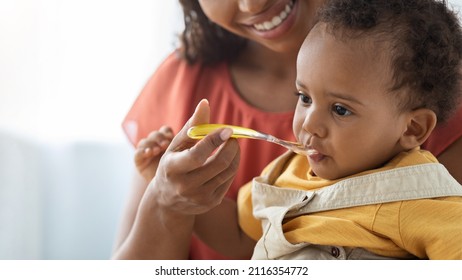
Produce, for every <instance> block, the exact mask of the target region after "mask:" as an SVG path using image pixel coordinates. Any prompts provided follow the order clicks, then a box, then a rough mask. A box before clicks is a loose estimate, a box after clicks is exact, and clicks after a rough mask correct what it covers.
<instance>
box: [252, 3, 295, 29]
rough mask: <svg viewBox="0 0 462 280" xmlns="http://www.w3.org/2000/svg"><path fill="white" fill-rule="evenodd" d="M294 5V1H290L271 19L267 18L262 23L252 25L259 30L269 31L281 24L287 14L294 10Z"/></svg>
mask: <svg viewBox="0 0 462 280" xmlns="http://www.w3.org/2000/svg"><path fill="white" fill-rule="evenodd" d="M293 6H294V1H290V2H289V3H287V4H286V5H285V7H284V9H283V10H282V11H281V12H280V13H279V14H278V15H276V16H274V17H273V18H272V19H271V20H267V21H264V22H261V23H256V24H253V25H252V26H253V27H254V28H255V29H257V30H258V31H269V30H271V29H274V28H276V27H278V26H279V25H281V23H282V22H284V20H285V19H286V18H287V16H288V15H289V14H290V12H291V11H292V8H293Z"/></svg>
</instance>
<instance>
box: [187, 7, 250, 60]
mask: <svg viewBox="0 0 462 280" xmlns="http://www.w3.org/2000/svg"><path fill="white" fill-rule="evenodd" d="M180 4H181V6H182V8H183V14H184V25H185V29H184V30H183V33H182V34H181V37H180V40H181V47H180V51H181V53H182V55H183V57H184V58H185V59H186V60H187V61H188V62H189V63H195V62H197V61H200V62H201V63H204V64H214V63H217V62H221V61H231V60H233V59H234V58H235V57H236V56H237V55H238V54H239V53H240V51H241V50H242V49H243V48H244V47H245V44H246V40H245V39H244V38H241V37H239V36H237V35H234V34H233V33H231V32H229V31H227V30H225V29H223V28H221V27H220V26H218V25H217V24H215V23H213V22H211V21H210V20H209V19H208V18H207V16H206V15H205V14H204V12H203V11H202V8H201V6H200V5H199V2H198V1H197V0H180Z"/></svg>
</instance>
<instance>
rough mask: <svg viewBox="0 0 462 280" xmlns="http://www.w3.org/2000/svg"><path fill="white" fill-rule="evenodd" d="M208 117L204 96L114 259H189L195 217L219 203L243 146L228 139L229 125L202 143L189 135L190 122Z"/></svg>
mask: <svg viewBox="0 0 462 280" xmlns="http://www.w3.org/2000/svg"><path fill="white" fill-rule="evenodd" d="M209 115H210V109H209V106H208V102H207V101H206V100H203V101H201V102H200V103H199V105H198V106H197V108H196V111H195V112H194V114H193V116H192V117H191V118H190V119H189V121H188V122H187V123H186V125H185V126H184V127H183V129H182V130H181V131H180V132H179V133H178V134H177V135H176V136H175V138H174V139H173V140H172V142H171V143H170V146H169V147H168V149H167V150H166V151H165V153H164V155H163V156H162V158H161V160H160V162H159V166H158V168H157V172H156V176H155V177H154V179H153V180H152V181H151V182H150V184H149V186H148V188H147V190H146V192H145V193H144V196H143V198H142V200H141V202H140V206H139V208H138V212H137V214H136V218H135V222H134V224H133V227H132V229H131V231H130V233H129V235H128V236H127V238H126V239H125V241H124V242H123V244H122V245H121V246H120V247H119V248H118V250H117V251H116V252H115V254H114V256H113V257H114V258H121V259H185V258H187V257H188V254H189V242H190V240H191V235H192V232H193V227H194V221H195V216H196V215H197V214H201V213H205V212H207V211H208V210H210V209H212V208H214V207H215V206H216V205H218V204H220V202H221V201H222V199H223V197H224V195H225V193H226V191H227V190H228V188H229V186H230V184H231V182H232V180H233V178H234V176H235V174H236V172H237V167H238V164H239V146H238V143H237V141H236V139H230V138H229V137H230V136H231V133H232V131H231V130H230V129H222V130H217V131H215V132H214V133H211V134H210V135H208V136H207V137H205V138H204V139H202V140H200V141H199V142H198V141H196V140H192V139H190V138H189V137H188V136H187V130H188V129H189V128H190V127H191V126H193V125H197V124H202V123H208V122H209Z"/></svg>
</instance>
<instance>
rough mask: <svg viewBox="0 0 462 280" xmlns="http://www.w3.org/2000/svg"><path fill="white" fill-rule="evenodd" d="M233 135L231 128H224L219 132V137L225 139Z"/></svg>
mask: <svg viewBox="0 0 462 280" xmlns="http://www.w3.org/2000/svg"><path fill="white" fill-rule="evenodd" d="M231 135H233V130H232V129H231V128H225V129H223V131H221V132H220V139H221V140H223V141H226V140H228V139H229V137H231Z"/></svg>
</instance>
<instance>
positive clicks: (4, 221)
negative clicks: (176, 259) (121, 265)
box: [0, 0, 182, 259]
mask: <svg viewBox="0 0 462 280" xmlns="http://www.w3.org/2000/svg"><path fill="white" fill-rule="evenodd" d="M181 27H182V16H181V12H180V8H179V4H178V3H177V1H175V0H174V1H159V0H134V1H129V0H79V1H73V0H0V259H107V258H109V257H110V253H111V249H112V243H113V238H114V233H115V230H116V225H117V223H118V219H119V216H120V213H121V208H122V206H123V204H124V201H125V200H124V199H125V197H126V193H127V191H128V187H129V183H130V178H131V175H132V172H133V166H132V147H131V145H130V144H129V143H128V141H127V140H126V138H125V136H124V135H123V133H122V130H121V126H120V124H121V121H122V119H123V117H124V115H125V114H126V112H127V111H128V109H129V107H130V105H131V104H132V102H133V101H134V99H135V98H136V96H137V94H138V93H139V91H140V90H141V88H142V87H143V85H144V83H145V82H146V80H147V79H148V77H149V76H150V75H151V74H152V72H153V71H154V70H155V68H156V67H157V65H158V64H159V63H160V61H161V60H162V59H163V58H164V57H165V56H166V55H167V54H168V53H169V52H171V51H172V50H173V49H174V47H175V45H176V34H177V33H178V32H179V31H180V30H181Z"/></svg>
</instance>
